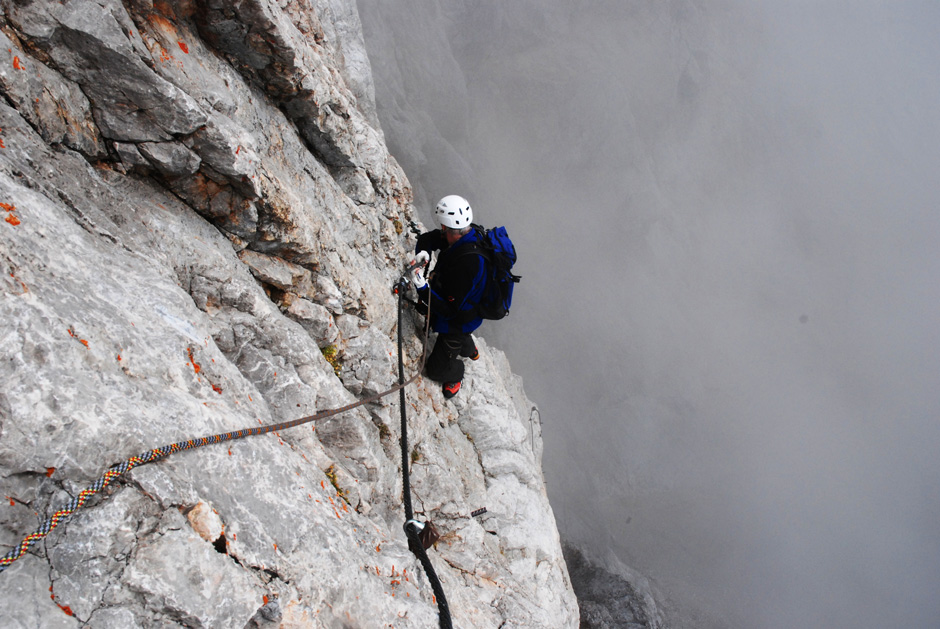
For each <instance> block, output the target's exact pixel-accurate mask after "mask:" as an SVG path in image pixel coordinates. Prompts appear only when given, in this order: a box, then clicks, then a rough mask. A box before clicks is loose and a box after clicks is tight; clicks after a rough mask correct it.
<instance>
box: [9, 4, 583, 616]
mask: <svg viewBox="0 0 940 629" xmlns="http://www.w3.org/2000/svg"><path fill="white" fill-rule="evenodd" d="M0 6H2V12H3V13H2V16H0V44H2V47H0V90H2V92H3V95H4V96H5V99H4V101H3V102H2V103H0V208H2V210H0V218H2V219H3V220H2V221H0V269H2V272H0V287H2V291H0V317H2V321H3V324H2V327H0V339H2V341H3V342H2V346H0V352H2V354H0V359H2V360H0V377H2V378H3V382H4V386H3V387H2V388H0V478H2V480H0V492H2V495H3V496H4V497H5V498H6V499H5V501H4V506H3V507H2V508H0V544H2V545H3V546H4V551H3V552H6V549H9V548H12V547H14V546H15V545H16V544H18V543H19V541H20V540H21V539H22V538H23V537H24V536H25V535H26V534H29V533H31V532H32V531H34V530H35V529H36V527H37V525H38V523H39V522H40V521H42V520H44V519H45V518H47V517H49V516H50V515H51V514H52V513H53V512H54V511H55V510H57V509H60V508H62V507H63V506H64V505H65V504H66V503H67V502H68V501H69V500H70V499H71V498H72V497H74V496H76V495H77V494H78V492H80V491H81V490H82V489H83V488H85V487H87V486H88V485H89V484H90V483H91V482H93V481H94V479H96V478H98V477H99V476H100V475H101V474H102V473H103V472H104V471H105V470H106V469H107V468H108V467H109V466H111V465H112V464H115V463H118V462H120V461H123V460H125V459H127V458H128V457H130V456H133V455H136V454H139V453H141V452H145V451H147V450H149V449H151V448H154V447H158V446H162V445H165V444H169V443H174V442H178V441H182V440H185V439H190V438H197V437H201V436H205V435H211V434H215V433H220V432H225V431H232V430H238V429H241V428H250V427H253V426H257V425H259V424H268V423H274V422H278V421H285V420H290V419H294V418H297V417H301V416H306V415H310V414H313V413H315V412H317V411H320V410H324V409H327V408H332V407H336V406H342V405H345V404H348V403H349V402H351V401H354V400H355V399H356V398H357V397H359V396H365V395H369V394H372V393H376V392H379V391H384V390H386V389H388V387H389V386H390V385H392V384H393V383H394V382H395V381H396V379H397V362H396V346H395V342H394V339H395V337H396V334H397V329H396V328H397V312H396V300H395V298H394V297H393V295H392V294H391V291H390V290H389V289H390V287H391V285H392V283H393V281H394V280H395V278H396V277H397V274H398V269H399V268H400V266H401V263H402V261H403V258H404V256H405V255H406V252H407V251H410V250H411V249H412V248H413V246H414V241H413V239H412V238H413V236H412V235H411V234H410V233H408V232H407V231H406V230H404V228H403V226H404V225H407V224H408V223H409V222H410V221H412V220H414V218H415V213H414V207H413V204H412V193H411V189H410V187H409V184H408V181H407V179H406V177H405V175H404V173H403V171H402V169H401V168H400V167H399V166H398V164H397V163H396V161H395V160H394V159H393V158H392V157H391V156H390V155H389V153H388V151H387V149H386V148H385V144H384V140H383V136H382V133H381V132H380V130H378V129H377V125H376V123H375V107H374V103H373V102H371V92H372V87H371V81H370V78H369V71H368V58H367V57H366V55H365V52H364V48H363V46H362V36H361V31H360V27H359V23H358V14H357V12H356V9H355V3H353V2H351V1H343V0H319V1H317V2H314V1H313V0H290V1H287V2H284V1H282V2H274V1H273V0H242V1H236V2H218V1H216V0H205V1H186V0H180V1H178V2H150V1H148V0H125V2H123V3H121V2H118V1H117V0H71V1H66V2H58V1H53V0H32V1H29V0H25V1H20V0H18V1H13V0H3V1H2V2H0ZM416 319H417V318H416V317H414V315H413V314H412V313H411V312H410V311H409V312H406V315H405V318H404V324H403V332H404V334H405V338H406V344H405V354H406V358H405V366H406V371H408V372H413V371H414V370H415V369H417V368H418V366H419V361H420V356H421V349H422V348H421V343H420V340H419V338H418V334H419V329H418V328H419V325H418V323H417V321H416ZM478 345H479V348H480V350H481V355H482V359H481V360H479V361H477V362H475V363H472V364H470V365H469V367H468V371H467V378H466V380H465V390H464V391H461V394H460V395H459V396H458V397H457V398H455V399H454V400H451V401H446V402H445V401H444V400H443V398H442V396H441V392H440V388H439V386H437V385H436V384H435V383H432V382H426V381H424V380H422V379H419V380H418V381H417V383H416V384H415V385H412V386H411V387H409V389H408V390H407V396H408V404H407V411H408V413H409V440H410V444H411V445H412V448H411V452H410V464H411V479H412V489H413V499H414V504H415V510H416V511H417V512H418V514H419V515H420V516H421V517H422V518H425V519H431V520H432V521H433V522H434V523H435V526H436V527H437V528H438V530H439V531H440V533H441V534H442V538H441V540H440V541H439V542H438V543H437V545H436V547H435V548H434V549H433V550H431V560H432V562H433V563H434V565H435V568H436V570H437V572H438V574H439V575H440V577H441V580H442V583H443V588H444V591H445V592H446V594H447V596H448V602H449V604H450V608H451V611H452V614H453V618H454V625H455V626H458V627H572V626H576V625H577V623H578V608H577V603H576V601H575V598H574V594H573V592H572V590H571V586H570V584H569V581H568V577H567V569H566V566H565V561H564V558H563V556H562V552H561V547H560V543H559V539H558V533H557V530H556V527H555V522H554V518H553V515H552V511H551V507H550V505H549V504H548V500H547V498H546V495H545V488H544V484H543V481H542V475H541V435H540V432H539V426H538V424H537V422H534V421H533V419H532V418H533V417H535V416H536V414H535V413H533V412H532V410H533V408H534V405H533V404H532V402H530V401H529V400H528V399H527V398H526V396H525V393H524V391H523V389H522V386H521V382H520V381H519V379H518V378H517V377H515V376H514V375H513V374H512V372H511V370H510V367H509V364H508V362H507V360H506V357H505V356H504V355H503V354H502V353H501V352H499V351H497V350H495V349H493V348H489V347H487V346H486V344H485V343H484V342H483V341H482V340H481V339H479V340H478ZM399 432H400V429H399V421H398V403H397V395H394V396H390V397H387V398H383V399H382V400H380V401H379V402H376V403H374V404H370V405H367V406H364V407H361V408H359V409H357V410H354V411H351V412H348V413H346V414H342V415H338V416H335V417H333V418H331V419H329V420H326V421H323V422H321V423H318V424H316V425H314V426H311V425H307V426H303V427H299V428H295V429H292V430H288V431H283V432H281V433H278V434H269V435H265V436H258V437H252V438H248V439H244V440H239V441H233V442H228V443H224V444H217V445H212V446H207V447H204V448H201V449H198V450H192V451H186V452H183V453H179V454H176V455H173V456H170V457H169V458H167V459H166V460H164V461H161V462H159V463H154V464H151V465H146V466H142V467H139V468H136V469H135V470H134V471H132V472H131V473H129V474H128V475H127V476H126V477H125V478H124V479H122V480H121V481H120V482H118V483H116V484H115V485H114V486H112V488H111V489H109V490H108V491H107V492H105V493H106V494H107V495H105V496H102V497H99V498H95V499H94V500H92V503H91V504H90V505H88V506H87V507H86V508H84V509H82V510H80V511H78V512H77V513H76V514H75V515H74V517H72V518H71V519H70V520H68V521H67V522H65V523H63V524H61V525H59V526H58V528H56V529H55V530H54V531H53V532H52V533H51V534H50V535H49V536H48V537H47V538H46V539H45V540H44V541H43V542H41V543H39V544H37V545H36V546H34V547H33V549H32V550H31V551H30V553H29V554H28V555H26V556H24V557H23V558H21V559H20V560H18V561H17V562H15V563H13V564H12V565H11V566H10V567H9V568H8V569H6V570H5V571H4V572H3V573H2V574H0V616H2V617H3V618H4V623H3V624H4V626H5V627H40V626H41V627H78V626H85V625H87V626H91V627H101V628H110V627H115V628H117V627H131V626H137V627H157V626H159V627H169V626H188V627H226V628H228V627H393V626H394V627H431V626H435V625H436V624H437V622H438V613H437V606H436V604H435V601H434V600H433V596H432V593H431V589H430V587H429V584H428V581H427V578H426V576H425V575H424V572H423V570H422V569H421V566H420V564H419V563H418V562H417V560H416V559H415V558H414V556H413V555H412V554H411V553H410V552H409V550H408V548H407V543H406V540H405V536H404V533H403V532H402V523H403V520H404V514H403V508H402V480H401V478H402V477H401V460H400V452H399V436H400V435H399ZM480 507H486V509H487V512H486V514H484V515H482V516H480V517H476V518H474V517H471V515H470V514H471V512H472V511H474V510H475V509H478V508H480Z"/></svg>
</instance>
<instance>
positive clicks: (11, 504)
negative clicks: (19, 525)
mask: <svg viewBox="0 0 940 629" xmlns="http://www.w3.org/2000/svg"><path fill="white" fill-rule="evenodd" d="M7 500H9V501H10V506H11V507H15V506H16V501H15V500H13V498H11V497H10V496H7Z"/></svg>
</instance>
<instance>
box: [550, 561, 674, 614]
mask: <svg viewBox="0 0 940 629" xmlns="http://www.w3.org/2000/svg"><path fill="white" fill-rule="evenodd" d="M564 552H565V560H566V562H567V564H568V569H569V571H570V576H571V584H572V586H573V587H574V591H575V594H577V596H578V604H579V606H580V608H581V625H580V626H581V629H662V627H664V626H665V624H664V622H663V614H662V613H661V612H660V610H659V608H658V606H657V605H656V601H655V599H654V597H653V593H652V591H651V589H650V584H649V581H648V580H647V579H645V578H644V577H642V576H640V575H638V574H637V573H635V572H633V571H631V570H629V568H627V567H626V566H623V565H622V564H621V565H619V566H618V568H619V572H621V573H622V574H616V573H614V572H611V571H610V570H607V569H605V568H603V567H601V566H599V565H597V564H596V563H592V562H591V561H589V560H588V559H587V558H586V557H585V556H584V554H583V553H582V552H581V551H580V550H578V549H577V548H575V547H573V546H570V545H568V544H565V545H564Z"/></svg>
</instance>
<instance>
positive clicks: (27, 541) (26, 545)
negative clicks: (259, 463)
mask: <svg viewBox="0 0 940 629" xmlns="http://www.w3.org/2000/svg"><path fill="white" fill-rule="evenodd" d="M399 308H401V302H400V301H399ZM424 333H425V336H424V345H425V348H427V337H428V327H427V325H426V327H425V331H424ZM426 356H427V350H426V349H425V353H424V356H422V360H421V366H420V367H419V368H418V371H417V373H416V374H415V375H414V376H412V377H411V379H410V380H408V381H407V382H402V383H400V384H397V385H395V386H394V387H392V388H391V389H389V390H388V391H384V392H382V393H379V394H377V395H373V396H371V397H368V398H366V399H364V400H359V401H358V402H353V403H352V404H347V405H346V406H342V407H340V408H332V409H328V410H325V411H321V412H319V413H316V414H315V415H308V416H306V417H301V418H300V419H293V420H290V421H286V422H281V423H278V424H268V425H267V426H258V427H257V428H245V429H243V430H236V431H233V432H223V433H219V434H217V435H211V436H209V437H202V438H200V439H190V440H188V441H180V442H177V443H174V444H171V445H168V446H163V447H160V448H154V449H153V450H148V451H147V452H144V453H142V454H138V455H137V456H132V457H131V458H129V459H127V460H126V461H124V462H123V463H118V464H117V465H114V466H112V467H110V468H109V469H108V471H107V472H105V473H104V475H102V476H101V477H100V478H99V479H98V480H96V481H95V482H94V483H92V484H91V485H89V486H88V487H86V488H85V489H83V490H82V491H81V492H79V494H78V495H77V496H75V497H74V498H72V500H71V501H69V503H68V504H67V505H65V508H63V509H60V510H58V511H56V512H55V513H53V514H52V517H51V518H49V519H48V520H46V521H45V522H43V523H42V525H40V527H39V528H38V529H36V530H35V531H33V532H32V533H30V534H29V535H27V536H26V537H24V538H23V541H21V542H20V543H19V544H18V545H17V546H16V547H15V548H13V550H11V551H10V552H8V553H7V554H6V555H4V556H3V557H0V572H3V571H4V570H6V569H7V568H8V567H10V564H12V563H13V562H14V561H16V560H17V559H19V558H20V557H22V556H23V555H25V554H26V553H27V552H29V549H30V548H32V547H33V545H34V544H36V542H39V541H40V540H42V539H44V538H45V537H46V536H47V535H49V533H51V532H52V530H53V529H54V528H55V527H57V526H58V525H59V524H61V523H63V522H65V521H66V520H68V519H69V518H70V517H72V515H73V514H74V513H75V512H76V511H78V510H79V509H81V508H82V506H84V504H85V503H86V502H88V500H89V498H91V497H92V496H94V495H95V494H97V493H98V492H100V491H101V490H102V489H104V488H105V487H107V486H108V485H110V484H111V483H112V482H113V481H114V480H116V479H118V478H120V477H122V476H123V475H124V474H126V473H127V472H129V471H131V470H132V469H134V468H135V467H140V466H141V465H146V464H147V463H153V462H154V461H159V460H160V459H163V458H165V457H167V456H169V455H171V454H175V453H177V452H182V451H183V450H192V449H194V448H201V447H203V446H207V445H211V444H215V443H222V442H223V441H234V440H235V439H242V438H244V437H253V436H255V435H263V434H267V433H269V432H276V431H279V430H287V429H288V428H295V427H296V426H301V425H303V424H308V423H310V422H313V421H317V420H321V419H326V418H327V417H332V416H334V415H339V414H340V413H345V412H346V411H351V410H352V409H354V408H358V407H360V406H363V405H365V404H370V403H372V402H375V401H376V400H378V399H380V398H383V397H385V396H386V395H390V394H392V393H395V392H396V391H398V390H400V389H404V388H405V387H407V386H408V385H409V384H411V383H412V382H414V381H415V380H417V379H418V376H420V375H421V370H422V369H423V367H424V358H425V357H426Z"/></svg>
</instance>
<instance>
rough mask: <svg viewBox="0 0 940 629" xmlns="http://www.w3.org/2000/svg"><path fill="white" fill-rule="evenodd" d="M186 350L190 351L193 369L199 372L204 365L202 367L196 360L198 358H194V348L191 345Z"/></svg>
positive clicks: (190, 362)
mask: <svg viewBox="0 0 940 629" xmlns="http://www.w3.org/2000/svg"><path fill="white" fill-rule="evenodd" d="M186 351H187V352H189V364H191V365H192V366H193V371H195V372H196V373H199V372H200V371H201V370H202V367H200V366H199V363H197V362H196V359H195V358H193V348H191V347H190V348H189V349H188V350H186Z"/></svg>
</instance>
